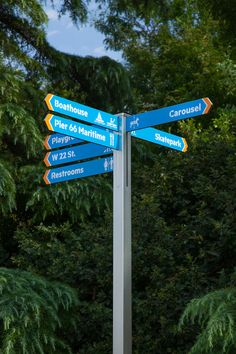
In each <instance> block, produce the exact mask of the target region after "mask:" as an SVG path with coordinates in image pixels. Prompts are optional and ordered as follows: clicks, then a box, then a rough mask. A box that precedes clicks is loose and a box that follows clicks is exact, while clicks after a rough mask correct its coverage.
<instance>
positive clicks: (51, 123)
mask: <svg viewBox="0 0 236 354" xmlns="http://www.w3.org/2000/svg"><path fill="white" fill-rule="evenodd" d="M45 122H46V124H47V127H48V129H49V130H51V131H55V132H57V133H61V134H65V135H69V136H72V137H74V138H77V139H83V140H85V141H89V142H92V143H95V144H99V145H103V146H107V147H110V148H112V149H116V150H119V146H118V144H119V140H118V139H119V136H118V135H117V134H114V133H113V132H110V131H107V130H104V129H100V128H95V127H94V126H89V125H85V124H82V123H78V122H75V121H73V120H69V119H66V118H62V117H59V116H55V115H52V114H47V116H46V118H45Z"/></svg>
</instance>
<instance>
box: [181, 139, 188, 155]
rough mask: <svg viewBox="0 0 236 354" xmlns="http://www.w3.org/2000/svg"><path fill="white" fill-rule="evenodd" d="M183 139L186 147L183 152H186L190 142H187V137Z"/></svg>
mask: <svg viewBox="0 0 236 354" xmlns="http://www.w3.org/2000/svg"><path fill="white" fill-rule="evenodd" d="M182 139H183V143H184V148H183V150H182V151H183V152H186V151H187V150H188V144H187V141H186V139H185V138H182Z"/></svg>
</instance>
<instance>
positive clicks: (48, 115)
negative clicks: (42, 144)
mask: <svg viewBox="0 0 236 354" xmlns="http://www.w3.org/2000/svg"><path fill="white" fill-rule="evenodd" d="M52 117H53V115H52V114H50V113H49V114H47V115H46V117H45V119H44V121H45V123H46V125H47V127H48V129H49V130H52V131H54V129H53V127H52V125H51V122H50V121H51V118H52Z"/></svg>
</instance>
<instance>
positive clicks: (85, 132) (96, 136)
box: [78, 126, 106, 141]
mask: <svg viewBox="0 0 236 354" xmlns="http://www.w3.org/2000/svg"><path fill="white" fill-rule="evenodd" d="M78 132H79V133H80V134H82V135H85V136H88V137H90V138H94V139H97V140H102V141H106V136H105V135H103V134H99V133H97V132H96V130H92V129H91V130H87V129H85V128H84V127H82V128H81V127H80V126H79V127H78Z"/></svg>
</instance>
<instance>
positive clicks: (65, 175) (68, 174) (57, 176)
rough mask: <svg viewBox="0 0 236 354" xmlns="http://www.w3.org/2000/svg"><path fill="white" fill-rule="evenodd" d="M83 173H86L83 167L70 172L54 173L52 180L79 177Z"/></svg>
mask: <svg viewBox="0 0 236 354" xmlns="http://www.w3.org/2000/svg"><path fill="white" fill-rule="evenodd" d="M81 173H84V168H83V167H81V168H75V169H74V170H69V171H61V172H52V173H51V179H57V178H62V177H68V176H74V175H79V174H81Z"/></svg>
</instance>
